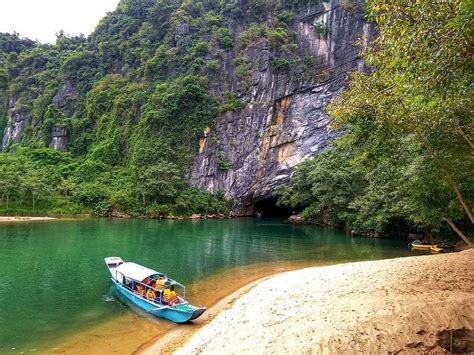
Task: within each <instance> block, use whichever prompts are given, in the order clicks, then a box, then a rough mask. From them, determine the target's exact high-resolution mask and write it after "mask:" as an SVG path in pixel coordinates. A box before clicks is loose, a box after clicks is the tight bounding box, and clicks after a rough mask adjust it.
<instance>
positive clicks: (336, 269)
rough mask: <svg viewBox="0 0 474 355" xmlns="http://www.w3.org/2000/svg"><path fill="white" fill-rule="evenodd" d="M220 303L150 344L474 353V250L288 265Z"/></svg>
mask: <svg viewBox="0 0 474 355" xmlns="http://www.w3.org/2000/svg"><path fill="white" fill-rule="evenodd" d="M222 302H224V303H222ZM222 302H220V304H218V305H216V307H217V308H218V311H216V310H215V309H214V313H215V314H214V315H213V316H212V317H209V319H208V320H207V321H206V322H205V324H204V325H203V326H202V327H200V328H199V329H197V330H196V331H195V332H194V333H192V334H189V333H188V334H177V335H175V336H174V337H173V336H172V335H170V336H169V337H168V339H167V337H165V338H163V339H160V340H159V341H158V342H157V343H155V344H153V345H152V346H151V347H149V348H148V349H146V350H145V352H146V353H152V354H153V353H155V354H156V353H163V352H165V353H166V352H172V351H174V350H175V349H176V346H181V347H180V348H179V349H177V350H176V353H178V354H196V353H211V354H217V353H219V354H222V353H227V354H231V353H290V352H291V353H308V352H313V353H322V354H329V353H346V352H350V353H354V352H362V353H387V352H409V353H413V352H426V351H433V352H446V351H450V350H451V351H454V352H456V351H458V352H459V351H468V350H469V351H474V330H473V329H474V249H471V250H466V251H463V252H460V253H452V254H441V255H427V256H416V257H407V258H398V259H390V260H380V261H368V262H357V263H350V264H342V265H333V266H324V267H312V268H306V269H302V270H297V271H290V272H285V273H282V274H278V275H275V276H272V277H269V278H266V279H264V280H263V281H260V282H257V283H255V284H252V285H251V286H250V287H249V286H247V287H245V288H242V289H241V290H240V291H238V292H237V293H236V294H234V295H231V296H229V297H227V298H226V300H223V301H222ZM210 311H211V313H213V310H212V309H211V310H210Z"/></svg>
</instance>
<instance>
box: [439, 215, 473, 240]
mask: <svg viewBox="0 0 474 355" xmlns="http://www.w3.org/2000/svg"><path fill="white" fill-rule="evenodd" d="M444 220H445V221H446V222H448V224H449V225H450V226H451V228H452V229H453V230H454V231H455V232H456V233H457V235H459V236H460V237H461V238H462V240H464V241H465V242H466V244H467V245H468V246H469V248H472V247H473V245H472V243H471V241H470V240H469V238H468V237H466V235H465V234H464V233H463V232H462V230H460V229H459V228H458V227H457V226H456V225H455V224H454V222H453V221H452V220H451V219H450V218H447V217H444Z"/></svg>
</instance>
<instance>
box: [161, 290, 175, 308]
mask: <svg viewBox="0 0 474 355" xmlns="http://www.w3.org/2000/svg"><path fill="white" fill-rule="evenodd" d="M163 303H164V304H167V305H170V306H174V305H175V304H178V303H179V298H178V295H177V294H176V292H175V291H173V290H170V289H169V288H167V289H165V290H164V291H163Z"/></svg>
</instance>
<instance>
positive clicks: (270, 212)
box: [253, 196, 293, 218]
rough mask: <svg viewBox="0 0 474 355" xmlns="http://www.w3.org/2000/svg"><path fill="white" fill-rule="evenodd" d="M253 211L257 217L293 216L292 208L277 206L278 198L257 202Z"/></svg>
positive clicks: (268, 198)
mask: <svg viewBox="0 0 474 355" xmlns="http://www.w3.org/2000/svg"><path fill="white" fill-rule="evenodd" d="M253 211H254V215H255V216H257V215H260V216H261V217H263V218H271V217H274V218H288V217H290V216H291V215H292V214H293V209H292V208H290V207H282V206H277V198H276V197H273V196H271V197H267V198H263V199H259V200H257V201H255V202H254V203H253Z"/></svg>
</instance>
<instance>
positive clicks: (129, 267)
mask: <svg viewBox="0 0 474 355" xmlns="http://www.w3.org/2000/svg"><path fill="white" fill-rule="evenodd" d="M115 270H117V271H118V272H120V273H121V274H122V275H124V276H126V277H128V278H129V279H134V280H137V281H143V280H144V279H146V278H147V277H149V276H151V275H155V274H159V272H158V271H155V270H152V269H149V268H147V267H144V266H141V265H138V264H135V263H123V264H122V265H119V266H117V268H116V269H115Z"/></svg>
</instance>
